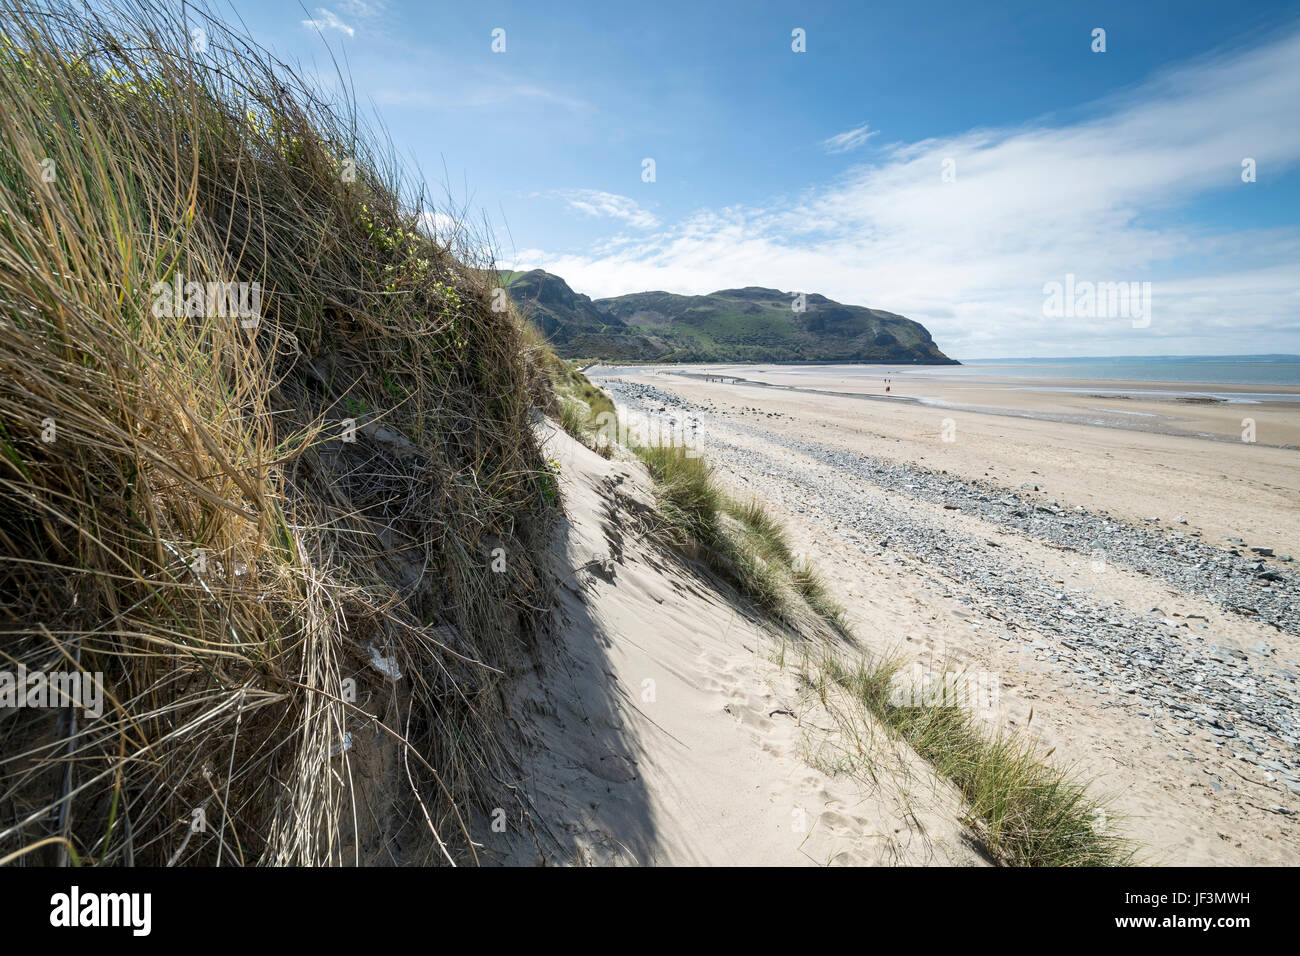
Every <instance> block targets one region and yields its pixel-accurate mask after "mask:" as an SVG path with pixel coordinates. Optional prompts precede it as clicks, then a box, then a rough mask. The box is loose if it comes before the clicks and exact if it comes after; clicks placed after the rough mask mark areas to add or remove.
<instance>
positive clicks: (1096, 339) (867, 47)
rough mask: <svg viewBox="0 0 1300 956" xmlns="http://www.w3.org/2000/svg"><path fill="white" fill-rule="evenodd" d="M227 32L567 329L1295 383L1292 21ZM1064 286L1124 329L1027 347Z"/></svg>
mask: <svg viewBox="0 0 1300 956" xmlns="http://www.w3.org/2000/svg"><path fill="white" fill-rule="evenodd" d="M233 7H234V9H235V10H236V12H237V13H238V14H239V15H240V16H241V17H242V18H243V19H244V21H245V22H246V24H247V25H248V27H249V28H250V29H251V30H252V32H253V33H254V35H255V36H257V38H258V39H259V40H260V41H261V42H262V43H263V45H265V46H267V47H269V48H270V49H272V50H274V51H276V52H278V53H280V54H282V55H284V56H286V57H289V58H292V59H296V60H300V61H301V62H302V64H303V65H304V66H305V67H306V68H307V70H308V71H309V72H316V73H318V74H319V75H320V76H321V77H322V80H323V81H324V82H326V83H329V82H332V74H333V67H332V66H331V64H330V60H329V57H328V54H327V52H326V49H325V44H328V45H329V48H330V49H332V50H333V52H334V53H335V54H336V55H337V56H338V57H339V58H340V60H341V61H344V62H345V63H346V68H347V70H348V72H349V74H350V77H351V82H352V84H353V86H354V88H355V90H356V93H357V95H358V97H359V99H360V100H361V101H362V102H363V103H364V104H367V105H369V106H372V107H373V109H374V110H375V111H376V112H377V113H378V114H379V116H380V117H381V119H382V122H383V125H384V126H385V127H386V128H387V129H388V131H389V134H390V136H391V138H392V140H393V143H394V145H395V147H396V149H397V151H398V153H399V155H400V156H402V157H403V159H405V160H406V161H407V162H408V163H409V164H410V165H411V166H412V167H416V166H418V167H419V168H420V169H421V170H422V172H423V173H424V175H425V177H426V178H427V179H429V180H430V181H431V182H432V183H433V184H434V187H433V188H434V193H435V195H437V196H439V197H441V196H442V195H443V186H444V183H445V184H447V185H449V186H450V189H451V192H452V195H453V196H454V197H455V200H456V201H457V202H458V203H460V204H468V205H469V206H470V207H471V208H472V209H473V210H475V211H480V210H481V211H482V213H485V214H486V215H487V217H488V219H489V220H490V223H491V227H492V230H493V233H494V236H495V241H496V245H497V249H498V256H499V259H500V261H501V262H502V263H503V264H507V265H514V266H516V267H520V268H531V267H542V268H546V269H548V270H550V271H552V272H556V273H558V274H559V275H562V276H563V277H564V278H565V279H567V280H568V281H569V283H570V285H572V286H573V287H574V288H575V289H577V290H578V291H580V292H586V293H588V294H590V295H592V296H594V297H600V296H606V295H617V294H621V293H625V292H635V291H642V290H646V289H667V290H669V291H675V292H689V293H699V292H708V291H713V290H715V289H719V288H729V287H735V286H743V285H765V286H775V287H779V288H782V289H786V290H802V291H809V292H821V293H824V294H826V295H829V296H831V297H832V298H836V299H839V300H841V301H845V302H852V303H856V304H862V305H870V306H872V307H875V308H881V309H886V310H889V311H893V312H899V313H902V314H904V315H907V316H909V317H912V318H915V319H917V320H918V321H921V322H923V323H924V324H925V325H926V326H927V327H928V328H929V329H930V330H931V332H932V333H933V334H934V336H935V338H936V340H937V341H938V342H939V344H940V346H941V347H943V348H944V349H945V350H946V351H947V352H948V353H949V354H952V355H955V356H957V357H965V358H978V357H989V356H1006V355H1106V354H1205V353H1244V352H1280V351H1289V352H1300V122H1297V120H1300V2H1295V3H1269V2H1256V3H1251V4H1244V3H1238V4H1229V3H1212V4H1211V3H1195V2H1186V0H1184V2H1177V3H1174V2H1168V3H1166V2H1143V3H1133V2H1131V0H1129V2H1124V3H1091V4H1058V3H1052V2H1044V0H1037V2H1024V3H1019V2H1003V3H998V4H972V3H955V2H954V3H950V4H948V3H928V2H922V0H910V2H900V3H871V4H866V3H853V4H849V3H844V4H823V3H786V4H776V3H770V4H740V3H736V4H715V3H700V2H695V3H671V2H668V3H665V2H655V3H648V4H647V3H628V4H615V3H608V2H607V3H590V4H587V3H571V4H564V3H546V4H510V3H500V4H497V3H474V4H444V3H416V2H397V0H325V5H324V6H320V7H317V6H315V5H314V2H312V0H308V2H307V5H306V6H305V7H304V6H299V5H298V4H296V3H294V4H290V3H276V2H257V3H251V2H249V3H245V2H244V0H234V4H233ZM1098 27H1100V28H1103V29H1104V30H1105V31H1106V51H1105V52H1104V53H1097V52H1093V50H1092V49H1091V47H1092V45H1093V37H1092V31H1093V30H1094V28H1098ZM498 28H499V29H501V30H504V31H505V50H504V52H493V50H492V42H493V37H492V31H493V30H494V29H498ZM795 28H801V29H803V30H804V31H805V32H806V52H802V53H796V52H794V51H793V50H792V49H791V44H792V38H791V31H792V30H793V29H795ZM1248 157H1249V158H1252V159H1254V160H1255V162H1256V170H1257V173H1256V174H1257V179H1256V181H1255V182H1252V183H1244V182H1243V181H1242V176H1241V163H1242V161H1243V159H1245V158H1248ZM646 158H652V159H653V160H654V162H655V181H654V182H645V181H643V178H642V168H643V165H642V164H643V160H644V159H646ZM945 160H951V161H952V163H951V164H950V167H949V168H951V169H954V170H955V178H953V179H952V181H944V180H943V178H942V175H941V173H942V169H943V168H944V161H945ZM443 211H445V210H443ZM437 212H438V210H431V222H432V224H433V225H434V227H435V228H439V227H445V226H444V222H445V221H444V220H443V219H442V218H441V217H438V216H437V215H436V213H437ZM1067 273H1068V274H1073V275H1075V276H1076V277H1077V278H1078V279H1079V280H1086V281H1093V282H1145V281H1149V282H1151V284H1152V285H1151V289H1152V309H1151V321H1150V323H1149V325H1146V326H1144V327H1134V326H1135V325H1140V323H1131V322H1129V321H1128V320H1127V319H1123V318H1107V317H1097V318H1075V317H1072V318H1070V319H1062V318H1052V317H1048V316H1046V315H1045V314H1044V308H1043V303H1044V292H1043V286H1044V284H1045V283H1049V282H1052V281H1060V280H1063V279H1064V277H1065V275H1066V274H1067Z"/></svg>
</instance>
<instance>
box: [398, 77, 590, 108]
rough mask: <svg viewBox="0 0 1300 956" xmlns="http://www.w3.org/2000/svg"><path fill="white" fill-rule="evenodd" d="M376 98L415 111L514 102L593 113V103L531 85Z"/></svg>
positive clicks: (507, 84)
mask: <svg viewBox="0 0 1300 956" xmlns="http://www.w3.org/2000/svg"><path fill="white" fill-rule="evenodd" d="M374 98H375V102H376V103H378V104H379V105H381V106H401V107H407V108H411V109H435V110H442V109H466V108H470V109H477V108H481V107H485V106H503V105H508V104H510V103H512V102H513V103H518V104H527V103H546V104H549V105H552V106H558V107H560V108H562V109H566V110H572V111H575V112H579V111H587V110H591V109H592V106H591V104H590V103H588V102H587V101H586V100H583V99H580V98H578V97H573V96H568V95H566V94H564V93H559V92H557V91H555V90H549V89H545V88H543V87H540V86H535V85H533V84H530V83H513V82H508V81H507V82H501V83H488V84H483V85H477V86H474V87H470V88H454V89H452V88H444V89H441V90H439V91H437V92H435V91H433V90H429V89H394V88H383V89H379V90H377V91H376V92H375V95H374Z"/></svg>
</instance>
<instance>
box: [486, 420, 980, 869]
mask: <svg viewBox="0 0 1300 956" xmlns="http://www.w3.org/2000/svg"><path fill="white" fill-rule="evenodd" d="M542 428H543V430H544V431H545V450H546V454H547V457H548V458H554V459H555V460H556V461H557V462H558V463H559V467H560V476H561V477H560V485H561V490H562V494H563V496H564V501H565V512H566V518H565V520H564V523H563V525H562V527H561V528H560V529H559V532H558V533H557V535H556V539H555V544H554V551H553V558H554V562H555V568H556V571H557V572H558V574H559V576H560V578H561V579H562V584H561V587H560V588H559V591H558V594H557V596H556V609H555V614H554V617H553V621H552V632H551V634H550V635H548V637H547V639H546V640H545V641H544V642H543V648H542V651H541V664H540V666H539V667H538V668H537V669H536V670H535V671H533V672H531V673H529V674H527V675H524V676H523V677H522V679H521V680H520V681H519V684H518V689H517V692H516V694H515V695H514V697H513V699H512V700H511V701H510V711H511V713H512V714H513V715H514V723H515V727H516V733H517V736H516V738H515V739H514V740H513V741H512V745H513V748H514V749H515V751H516V752H517V753H519V754H520V755H521V757H520V772H519V780H518V782H517V784H516V786H517V788H518V791H519V792H520V793H522V794H523V795H524V797H525V799H524V800H523V804H524V806H526V807H527V808H528V809H527V811H526V812H525V813H523V814H522V815H520V816H518V817H516V818H514V819H512V821H511V826H510V830H509V833H508V834H507V837H506V839H504V840H503V841H502V842H501V843H493V844H490V845H489V846H487V847H486V848H485V851H484V854H485V859H488V860H492V861H495V862H504V863H513V864H539V863H545V864H561V865H564V864H578V865H583V864H585V865H725V866H746V865H777V866H817V865H878V864H881V865H889V864H910V865H921V864H949V865H953V864H958V865H977V864H982V863H983V860H982V859H981V857H980V856H979V854H978V851H977V850H976V849H974V848H973V847H972V846H971V844H970V842H969V840H968V838H967V835H966V834H965V832H964V831H963V829H962V827H961V825H960V823H959V822H958V820H959V816H960V805H961V804H960V799H959V797H958V796H957V795H956V794H955V793H954V792H953V791H952V790H951V789H950V788H949V787H948V785H947V784H946V783H945V782H944V781H941V780H938V779H936V778H935V777H934V775H933V773H932V772H931V770H930V768H929V767H928V765H926V764H925V763H924V762H923V761H921V760H920V759H919V758H917V757H916V755H915V754H914V753H912V752H911V751H910V750H909V749H908V748H906V747H900V746H898V745H896V744H894V743H891V742H890V741H889V740H888V738H887V735H885V734H884V733H883V732H882V731H881V730H880V728H878V727H873V726H871V725H870V724H869V722H867V721H864V720H863V719H862V718H861V717H860V715H858V714H857V713H856V710H855V709H854V708H851V707H849V706H847V704H844V703H843V702H841V703H839V704H837V703H836V702H835V701H834V700H831V701H829V702H828V703H826V704H823V703H822V702H821V700H820V699H819V698H818V697H817V695H815V694H813V693H811V692H810V691H809V690H808V689H807V688H806V687H804V686H801V684H800V682H799V680H798V669H797V668H796V667H794V666H790V665H789V664H787V666H784V667H783V666H781V664H780V659H781V656H782V646H783V645H782V641H781V639H780V637H779V636H778V635H776V634H774V633H773V632H771V631H770V630H769V629H768V628H766V627H765V626H764V625H763V624H762V623H761V622H760V621H758V620H757V619H755V618H751V617H747V616H746V615H745V614H744V613H742V612H741V611H739V610H738V607H739V606H740V605H741V603H742V602H740V601H739V600H738V599H737V597H736V596H735V595H734V594H731V593H728V592H727V590H726V588H725V587H723V586H721V585H719V584H718V583H717V582H715V581H713V580H712V579H711V576H710V575H709V574H708V572H707V571H705V570H704V569H703V568H702V567H701V566H698V565H695V564H693V563H691V562H689V561H686V560H684V559H682V558H681V557H679V556H678V555H676V554H675V553H674V552H673V551H672V550H671V549H668V548H665V547H663V546H661V545H659V544H656V543H655V540H654V539H653V537H652V536H651V535H650V534H649V533H648V529H649V523H648V522H649V520H650V519H651V516H652V498H651V491H650V488H651V484H650V481H649V479H648V476H647V475H646V473H645V471H644V469H643V468H642V466H641V465H640V464H638V463H633V462H626V461H624V462H620V461H606V460H605V459H603V458H601V457H600V456H598V455H596V454H594V453H592V452H590V451H588V450H587V449H586V448H584V447H583V446H581V445H579V444H577V443H575V442H574V441H573V440H572V439H570V438H569V437H568V436H567V435H565V434H564V433H563V432H560V431H558V430H557V429H555V428H554V427H553V426H551V425H550V424H549V423H548V424H545V425H543V426H542ZM786 654H787V655H788V658H789V659H790V660H793V659H794V657H796V656H797V651H796V650H794V649H787V650H786ZM855 768H856V769H855Z"/></svg>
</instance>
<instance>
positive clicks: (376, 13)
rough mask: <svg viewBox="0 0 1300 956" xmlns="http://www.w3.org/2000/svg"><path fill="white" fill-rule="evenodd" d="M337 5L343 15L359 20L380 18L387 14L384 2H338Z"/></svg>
mask: <svg viewBox="0 0 1300 956" xmlns="http://www.w3.org/2000/svg"><path fill="white" fill-rule="evenodd" d="M338 5H339V8H340V9H341V10H342V11H343V12H344V13H346V14H348V15H349V16H353V17H358V18H360V19H369V18H370V17H380V16H383V15H384V14H385V13H387V12H388V4H387V3H385V2H384V0H338Z"/></svg>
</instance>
